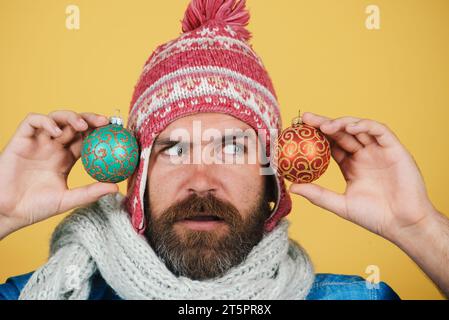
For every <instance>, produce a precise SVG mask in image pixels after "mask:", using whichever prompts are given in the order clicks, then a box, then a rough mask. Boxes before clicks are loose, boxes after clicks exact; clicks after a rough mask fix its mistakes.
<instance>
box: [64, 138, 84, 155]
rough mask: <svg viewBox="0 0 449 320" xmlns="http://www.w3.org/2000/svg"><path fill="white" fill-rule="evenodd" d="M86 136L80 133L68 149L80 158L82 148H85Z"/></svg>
mask: <svg viewBox="0 0 449 320" xmlns="http://www.w3.org/2000/svg"><path fill="white" fill-rule="evenodd" d="M83 141H84V136H83V135H81V134H79V135H77V137H76V139H75V140H73V141H72V143H71V144H70V146H69V147H68V149H69V150H70V151H71V152H72V154H73V157H74V158H75V159H76V160H78V159H79V158H80V157H81V150H82V148H83Z"/></svg>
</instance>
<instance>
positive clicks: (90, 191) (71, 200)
mask: <svg viewBox="0 0 449 320" xmlns="http://www.w3.org/2000/svg"><path fill="white" fill-rule="evenodd" d="M118 191H119V189H118V186H117V185H116V184H115V183H104V182H96V183H93V184H90V185H87V186H83V187H79V188H74V189H71V190H67V191H66V192H65V193H64V196H63V199H62V201H61V207H60V211H61V212H65V211H68V210H70V209H73V208H76V207H80V206H84V205H87V204H89V203H92V202H95V201H97V200H98V199H100V198H101V197H102V196H105V195H107V194H110V193H116V192H118Z"/></svg>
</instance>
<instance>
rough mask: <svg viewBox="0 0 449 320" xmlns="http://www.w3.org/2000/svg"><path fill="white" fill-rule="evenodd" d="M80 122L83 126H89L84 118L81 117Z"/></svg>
mask: <svg viewBox="0 0 449 320" xmlns="http://www.w3.org/2000/svg"><path fill="white" fill-rule="evenodd" d="M78 123H79V124H80V126H82V127H83V128H85V127H87V123H86V121H84V120H83V119H79V120H78Z"/></svg>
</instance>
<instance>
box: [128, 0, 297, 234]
mask: <svg viewBox="0 0 449 320" xmlns="http://www.w3.org/2000/svg"><path fill="white" fill-rule="evenodd" d="M248 21H249V13H248V11H247V10H246V7H245V0H240V1H238V0H192V1H191V3H190V4H189V6H188V8H187V11H186V13H185V17H184V20H183V21H182V31H183V33H182V34H181V35H180V36H179V37H178V38H177V39H174V40H172V41H169V42H167V43H165V44H163V45H161V46H159V47H158V48H156V50H155V51H154V52H153V53H152V55H151V56H150V58H149V59H148V60H147V62H146V63H145V65H144V67H143V71H142V74H141V76H140V78H139V80H138V82H137V84H136V86H135V88H134V94H133V97H132V100H131V105H130V110H129V118H128V129H129V130H131V131H132V132H134V134H135V136H136V138H137V141H138V143H139V146H140V150H141V154H140V160H139V165H138V168H137V169H136V171H135V172H134V174H133V175H132V176H131V177H130V178H129V181H128V192H127V197H126V206H127V210H128V212H129V213H130V215H131V220H132V224H133V226H134V228H135V229H136V231H137V232H139V233H143V231H144V230H145V226H146V222H145V214H144V195H145V188H146V180H147V173H148V163H149V158H150V154H151V148H152V145H153V142H154V141H155V139H156V138H157V136H158V135H159V133H161V132H162V131H163V130H164V129H165V128H166V127H167V126H168V125H169V124H170V123H171V122H173V121H175V120H176V119H179V118H181V117H184V116H188V115H192V114H196V113H200V112H208V113H211V112H214V113H225V114H228V115H231V116H233V117H235V118H237V119H239V120H241V121H243V122H245V123H246V124H248V125H249V126H251V127H252V128H253V129H254V130H255V131H256V133H257V132H258V130H259V129H264V130H266V132H267V133H268V134H269V132H270V129H271V130H273V129H276V130H279V131H277V132H280V130H282V123H281V117H280V112H279V105H278V101H277V96H276V93H275V91H274V88H273V84H272V82H271V79H270V77H269V75H268V73H267V71H266V70H265V67H264V65H263V63H262V61H261V59H260V58H259V57H258V56H257V54H256V53H255V52H254V51H253V48H252V45H251V44H249V39H250V37H251V34H250V32H249V31H248V30H246V29H245V26H246V25H247V24H248ZM265 144H266V148H267V149H266V154H267V155H268V156H269V153H270V139H269V138H267V139H265ZM274 180H275V181H276V204H275V206H274V208H273V210H272V214H271V215H270V217H269V218H268V219H267V220H266V222H265V230H266V231H271V230H272V229H273V228H274V227H275V226H276V224H277V223H278V222H279V220H280V219H281V218H282V217H284V216H286V215H287V214H288V213H289V212H290V210H291V199H290V195H289V193H288V192H287V191H286V188H285V184H284V180H283V179H282V178H281V177H280V176H279V175H278V174H277V173H276V174H275V179H274Z"/></svg>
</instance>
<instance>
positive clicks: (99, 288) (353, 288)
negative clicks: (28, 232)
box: [0, 272, 399, 300]
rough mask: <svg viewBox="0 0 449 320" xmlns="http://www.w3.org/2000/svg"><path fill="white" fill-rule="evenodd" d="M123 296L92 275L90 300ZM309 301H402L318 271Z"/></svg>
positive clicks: (11, 290)
mask: <svg viewBox="0 0 449 320" xmlns="http://www.w3.org/2000/svg"><path fill="white" fill-rule="evenodd" d="M31 275H32V273H27V274H24V275H21V276H17V277H12V278H9V279H8V280H7V281H6V283H5V284H2V285H0V300H17V299H18V298H19V295H20V291H21V290H22V289H23V287H24V286H25V285H26V283H27V282H28V279H29V278H30V277H31ZM119 299H120V297H119V296H118V295H117V294H116V293H115V292H114V290H113V289H112V288H111V287H110V286H109V285H108V284H107V283H106V282H105V280H104V279H103V278H102V277H101V275H100V273H98V272H97V273H96V274H95V276H94V277H93V278H92V289H91V293H90V296H89V300H119ZM306 299H307V300H399V296H398V295H397V294H396V293H395V292H394V291H393V290H392V289H391V288H390V287H389V286H388V285H387V284H386V283H384V282H380V283H379V284H377V285H373V284H369V283H367V282H366V281H365V279H363V278H362V277H360V276H350V275H341V274H329V273H318V274H316V275H315V281H314V283H313V285H312V288H311V290H310V292H309V294H308V296H307V298H306Z"/></svg>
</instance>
